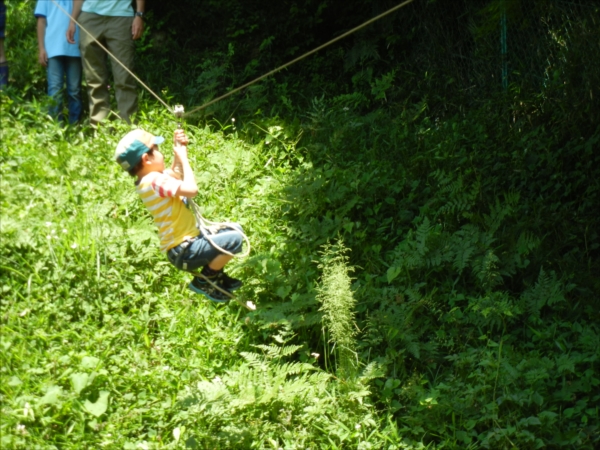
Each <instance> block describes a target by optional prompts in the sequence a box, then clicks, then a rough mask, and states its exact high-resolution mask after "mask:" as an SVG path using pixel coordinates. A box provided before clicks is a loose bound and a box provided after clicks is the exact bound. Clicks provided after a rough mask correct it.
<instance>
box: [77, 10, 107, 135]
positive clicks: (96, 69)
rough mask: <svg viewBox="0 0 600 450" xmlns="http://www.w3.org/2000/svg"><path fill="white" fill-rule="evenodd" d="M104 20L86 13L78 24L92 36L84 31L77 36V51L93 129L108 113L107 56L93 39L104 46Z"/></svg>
mask: <svg viewBox="0 0 600 450" xmlns="http://www.w3.org/2000/svg"><path fill="white" fill-rule="evenodd" d="M105 19H106V17H104V16H100V15H98V14H91V13H86V12H82V13H81V14H80V15H79V23H81V25H82V26H83V27H84V28H85V29H86V30H87V31H89V32H90V33H91V34H92V36H93V38H92V36H89V35H88V34H87V33H86V32H84V31H82V32H81V33H80V35H79V49H80V51H81V61H82V63H83V73H84V75H85V81H86V83H87V89H88V96H89V101H90V123H91V125H92V126H93V127H95V126H96V125H98V123H100V122H101V121H102V120H104V119H106V117H107V116H108V115H109V113H110V96H109V93H108V67H107V66H108V61H107V55H106V52H105V51H104V49H102V47H100V46H99V45H98V44H97V43H96V41H95V40H94V38H95V39H97V40H99V41H100V42H102V43H103V45H104V44H105V36H106V30H105V29H104V27H105V22H106V21H105Z"/></svg>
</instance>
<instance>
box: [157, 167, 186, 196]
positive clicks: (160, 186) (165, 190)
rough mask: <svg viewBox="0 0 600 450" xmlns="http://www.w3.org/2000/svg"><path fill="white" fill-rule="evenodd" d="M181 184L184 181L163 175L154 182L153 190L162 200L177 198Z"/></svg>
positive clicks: (158, 176)
mask: <svg viewBox="0 0 600 450" xmlns="http://www.w3.org/2000/svg"><path fill="white" fill-rule="evenodd" d="M181 183H182V181H180V180H178V179H176V178H173V177H171V176H169V175H165V174H163V173H161V174H158V175H157V176H156V177H154V179H153V180H152V190H153V191H154V192H156V194H157V195H158V196H159V197H162V198H165V197H175V194H176V193H177V190H178V189H179V186H181Z"/></svg>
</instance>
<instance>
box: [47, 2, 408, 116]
mask: <svg viewBox="0 0 600 450" xmlns="http://www.w3.org/2000/svg"><path fill="white" fill-rule="evenodd" d="M51 1H52V3H54V4H55V5H56V6H57V7H58V8H59V9H60V10H61V11H62V12H63V13H65V14H66V15H67V16H69V17H70V18H71V20H73V22H75V23H76V24H77V26H79V28H81V29H82V30H83V31H85V32H86V33H87V34H88V36H90V37H91V38H92V39H93V40H94V41H95V42H96V43H97V44H98V45H99V46H100V47H101V48H102V49H103V50H104V51H105V52H106V53H108V54H109V55H110V56H111V57H112V58H113V59H114V60H115V61H116V62H117V63H119V64H120V65H121V67H123V69H125V70H126V71H127V72H128V73H129V74H130V75H131V76H132V77H133V78H135V80H136V81H137V82H138V83H140V84H141V85H142V86H143V87H144V88H145V89H146V90H147V91H148V92H150V93H151V94H152V95H153V96H154V97H155V98H156V99H157V100H158V101H159V102H160V103H162V104H163V105H164V106H165V108H167V110H169V111H170V112H174V110H173V109H172V108H171V107H170V106H169V105H168V104H167V103H166V102H165V101H164V100H163V99H162V98H160V97H159V96H158V95H157V94H156V93H155V92H154V91H153V90H152V89H150V88H149V87H148V86H147V85H146V84H145V83H144V82H143V81H142V80H140V79H139V78H138V77H137V76H136V75H135V74H134V73H133V72H132V71H131V70H130V69H129V68H128V67H127V66H125V64H123V63H122V62H121V61H119V60H118V59H117V58H116V57H115V56H114V55H113V54H112V53H111V52H110V51H108V49H107V48H106V47H105V46H104V45H102V44H101V43H100V42H99V41H98V39H96V38H95V37H94V36H93V35H92V34H91V33H90V32H89V31H87V30H86V29H85V28H84V27H82V26H81V24H80V23H79V22H77V20H76V19H75V18H74V17H73V16H72V15H71V14H69V12H68V11H66V10H65V9H64V8H63V7H62V6H60V5H59V4H58V3H56V1H55V0H51ZM413 1H414V0H406V1H404V2H402V3H400V4H399V5H396V6H394V7H393V8H390V9H388V10H387V11H386V12H384V13H382V14H379V15H378V16H375V17H373V18H372V19H369V20H367V21H366V22H363V23H362V24H361V25H359V26H357V27H354V28H352V29H351V30H349V31H346V32H345V33H343V34H341V35H340V36H338V37H336V38H334V39H332V40H330V41H328V42H326V43H325V44H323V45H320V46H319V47H317V48H314V49H312V50H310V51H309V52H306V53H304V54H303V55H302V56H299V57H298V58H296V59H293V60H291V61H289V62H287V63H285V64H283V65H281V66H279V67H277V68H276V69H273V70H271V71H270V72H267V73H265V74H264V75H261V76H260V77H258V78H255V79H254V80H252V81H249V82H248V83H246V84H243V85H242V86H239V87H237V88H235V89H234V90H232V91H229V92H228V93H227V94H224V95H221V96H220V97H217V98H215V99H213V100H211V101H209V102H207V103H205V104H203V105H202V106H199V107H197V108H194V109H192V110H191V111H189V112H187V113H185V114H183V117H186V116H188V115H190V114H192V113H194V112H196V111H200V110H201V109H204V108H206V107H208V106H210V105H212V104H213V103H216V102H218V101H220V100H223V99H225V98H227V97H229V96H231V95H233V94H235V93H236V92H239V91H241V90H242V89H245V88H247V87H248V86H251V85H253V84H255V83H258V82H259V81H260V80H262V79H264V78H267V77H269V76H271V75H273V74H275V73H277V72H280V71H282V70H283V69H285V68H286V67H289V66H291V65H292V64H295V63H297V62H298V61H301V60H303V59H304V58H306V57H308V56H310V55H312V54H313V53H316V52H318V51H319V50H322V49H324V48H325V47H328V46H330V45H331V44H333V43H335V42H337V41H339V40H341V39H344V38H345V37H347V36H349V35H351V34H352V33H356V32H357V31H358V30H360V29H362V28H365V27H366V26H368V25H371V24H372V23H373V22H376V21H377V20H379V19H381V18H383V17H385V16H387V15H389V14H391V13H393V12H395V11H397V10H399V9H401V8H404V7H405V6H407V5H408V4H410V3H412V2H413Z"/></svg>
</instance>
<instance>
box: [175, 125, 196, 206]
mask: <svg viewBox="0 0 600 450" xmlns="http://www.w3.org/2000/svg"><path fill="white" fill-rule="evenodd" d="M187 145H188V139H187V136H186V135H185V133H184V132H183V130H175V145H174V147H173V152H174V153H175V158H176V159H178V162H179V164H180V166H181V170H182V171H183V174H182V175H183V177H182V182H181V184H180V185H179V189H177V192H176V195H181V196H183V197H188V198H194V197H195V196H196V195H197V194H198V185H197V184H196V177H195V176H194V171H193V170H192V167H191V166H190V161H189V160H188V156H187Z"/></svg>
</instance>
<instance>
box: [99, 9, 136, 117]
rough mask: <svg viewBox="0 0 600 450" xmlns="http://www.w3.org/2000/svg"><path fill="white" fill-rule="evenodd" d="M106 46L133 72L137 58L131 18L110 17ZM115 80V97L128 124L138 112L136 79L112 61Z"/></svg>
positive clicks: (120, 114)
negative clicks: (132, 36)
mask: <svg viewBox="0 0 600 450" xmlns="http://www.w3.org/2000/svg"><path fill="white" fill-rule="evenodd" d="M109 19H110V20H109V21H108V27H107V29H108V32H107V36H106V44H107V47H108V50H110V52H111V53H112V54H113V55H115V58H117V59H118V60H119V61H121V62H122V63H123V64H124V65H125V67H127V68H128V69H129V70H131V71H133V66H134V58H135V42H134V41H133V39H132V38H131V25H132V23H133V18H131V17H110V18H109ZM110 64H111V66H112V73H113V79H114V83H115V97H116V99H117V106H118V108H119V116H120V117H121V119H123V120H124V121H126V122H127V123H131V116H132V115H133V114H135V113H136V111H137V85H136V81H135V78H133V76H132V75H131V74H130V73H129V72H128V71H127V70H126V69H124V68H123V66H121V64H119V63H118V62H116V61H114V60H112V59H111V61H110Z"/></svg>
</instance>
